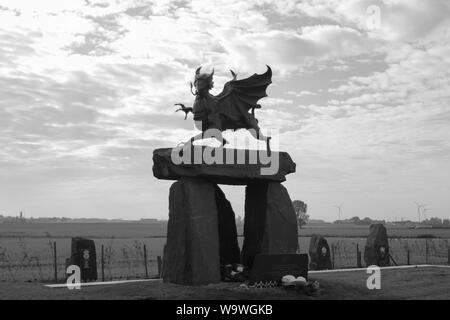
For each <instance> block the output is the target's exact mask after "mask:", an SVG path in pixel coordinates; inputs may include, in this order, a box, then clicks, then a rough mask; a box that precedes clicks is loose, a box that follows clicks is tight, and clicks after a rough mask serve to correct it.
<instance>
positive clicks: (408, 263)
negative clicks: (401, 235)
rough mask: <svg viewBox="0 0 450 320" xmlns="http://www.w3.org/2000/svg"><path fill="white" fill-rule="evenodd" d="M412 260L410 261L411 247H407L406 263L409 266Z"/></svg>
mask: <svg viewBox="0 0 450 320" xmlns="http://www.w3.org/2000/svg"><path fill="white" fill-rule="evenodd" d="M410 262H411V261H410V256H409V248H408V249H406V264H407V265H408V266H409V265H410V264H411V263H410Z"/></svg>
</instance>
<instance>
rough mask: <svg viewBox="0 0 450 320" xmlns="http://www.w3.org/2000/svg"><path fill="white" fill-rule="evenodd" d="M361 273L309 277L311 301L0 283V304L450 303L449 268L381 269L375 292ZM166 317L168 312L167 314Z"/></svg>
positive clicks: (269, 294)
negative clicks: (315, 285) (315, 289)
mask: <svg viewBox="0 0 450 320" xmlns="http://www.w3.org/2000/svg"><path fill="white" fill-rule="evenodd" d="M367 277H368V275H367V274H366V272H365V269H362V270H360V271H359V270H358V271H353V272H339V273H321V274H311V275H310V280H311V281H318V282H319V283H320V288H321V291H320V292H319V294H318V295H317V296H307V295H305V294H304V293H302V292H297V291H295V290H287V289H283V288H265V289H256V288H247V289H246V288H242V287H240V286H239V284H236V283H220V284H212V285H207V286H200V287H189V286H179V285H174V284H165V283H160V282H141V283H128V284H119V285H108V286H95V287H82V288H81V289H80V290H68V289H66V288H59V289H52V288H47V287H44V286H43V285H42V284H37V283H6V284H2V285H1V286H0V300H2V299H26V300H31V299H80V300H95V299H140V300H143V299H148V300H149V299H183V300H185V299H186V300H188V299H191V300H192V299H193V300H197V299H201V300H210V299H223V300H228V299H242V300H247V299H258V300H266V299H267V300H273V299H283V300H305V299H308V300H318V299H352V300H361V299H446V300H448V299H450V291H449V290H448V289H449V287H450V269H449V268H433V267H432V268H415V269H401V270H382V271H381V289H380V290H368V289H367V286H366V281H367ZM168 312H170V311H168Z"/></svg>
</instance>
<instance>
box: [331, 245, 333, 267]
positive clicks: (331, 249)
mask: <svg viewBox="0 0 450 320" xmlns="http://www.w3.org/2000/svg"><path fill="white" fill-rule="evenodd" d="M331 266H332V267H333V269H334V243H332V244H331Z"/></svg>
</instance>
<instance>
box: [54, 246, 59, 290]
mask: <svg viewBox="0 0 450 320" xmlns="http://www.w3.org/2000/svg"><path fill="white" fill-rule="evenodd" d="M57 257H58V256H57V255H56V241H54V242H53V266H54V271H55V283H57V282H58V259H57Z"/></svg>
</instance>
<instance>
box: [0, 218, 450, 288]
mask: <svg viewBox="0 0 450 320" xmlns="http://www.w3.org/2000/svg"><path fill="white" fill-rule="evenodd" d="M166 228H167V225H166V223H165V222H158V223H145V222H136V223H134V222H126V223H116V222H114V223H34V224H31V223H28V224H27V223H8V224H6V223H3V224H0V281H1V282H14V281H19V282H23V281H31V282H50V281H54V264H53V261H54V255H53V243H56V248H57V265H58V267H57V271H58V279H60V280H62V279H64V278H65V274H64V271H65V259H66V258H68V257H69V256H70V243H71V237H75V236H82V237H87V238H91V239H93V240H94V241H95V243H96V247H97V257H98V258H97V261H98V264H100V252H101V246H102V245H103V247H104V261H105V267H104V276H105V279H106V280H113V279H114V280H115V279H139V278H144V277H145V276H146V274H145V264H144V251H143V247H144V245H145V246H146V250H147V268H148V275H149V276H150V277H151V276H156V275H157V273H158V268H157V257H158V256H162V255H163V254H162V252H163V247H164V244H165V242H166V239H165V233H166ZM387 229H388V235H389V237H390V249H391V254H392V256H393V258H394V260H395V261H396V262H397V263H398V264H399V265H404V264H406V263H407V252H408V251H409V253H410V263H411V264H425V263H429V264H447V262H448V248H449V246H450V230H448V229H447V230H445V229H407V228H393V227H391V226H387ZM242 230H243V226H242V225H238V234H239V235H242ZM368 230H369V228H368V227H367V226H354V225H334V224H311V225H308V226H306V227H305V228H304V229H302V230H300V232H299V248H300V252H301V253H306V252H308V248H309V241H310V236H311V235H313V234H321V235H324V236H326V237H327V239H328V243H329V244H330V246H332V247H334V248H335V253H334V258H333V260H334V265H335V268H351V267H356V265H357V260H356V256H357V249H359V251H364V245H365V241H366V238H365V237H366V236H367V234H368ZM430 237H434V238H430ZM242 241H243V238H242V236H240V237H239V243H240V246H241V247H242ZM98 270H99V277H100V265H99V266H98Z"/></svg>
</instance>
